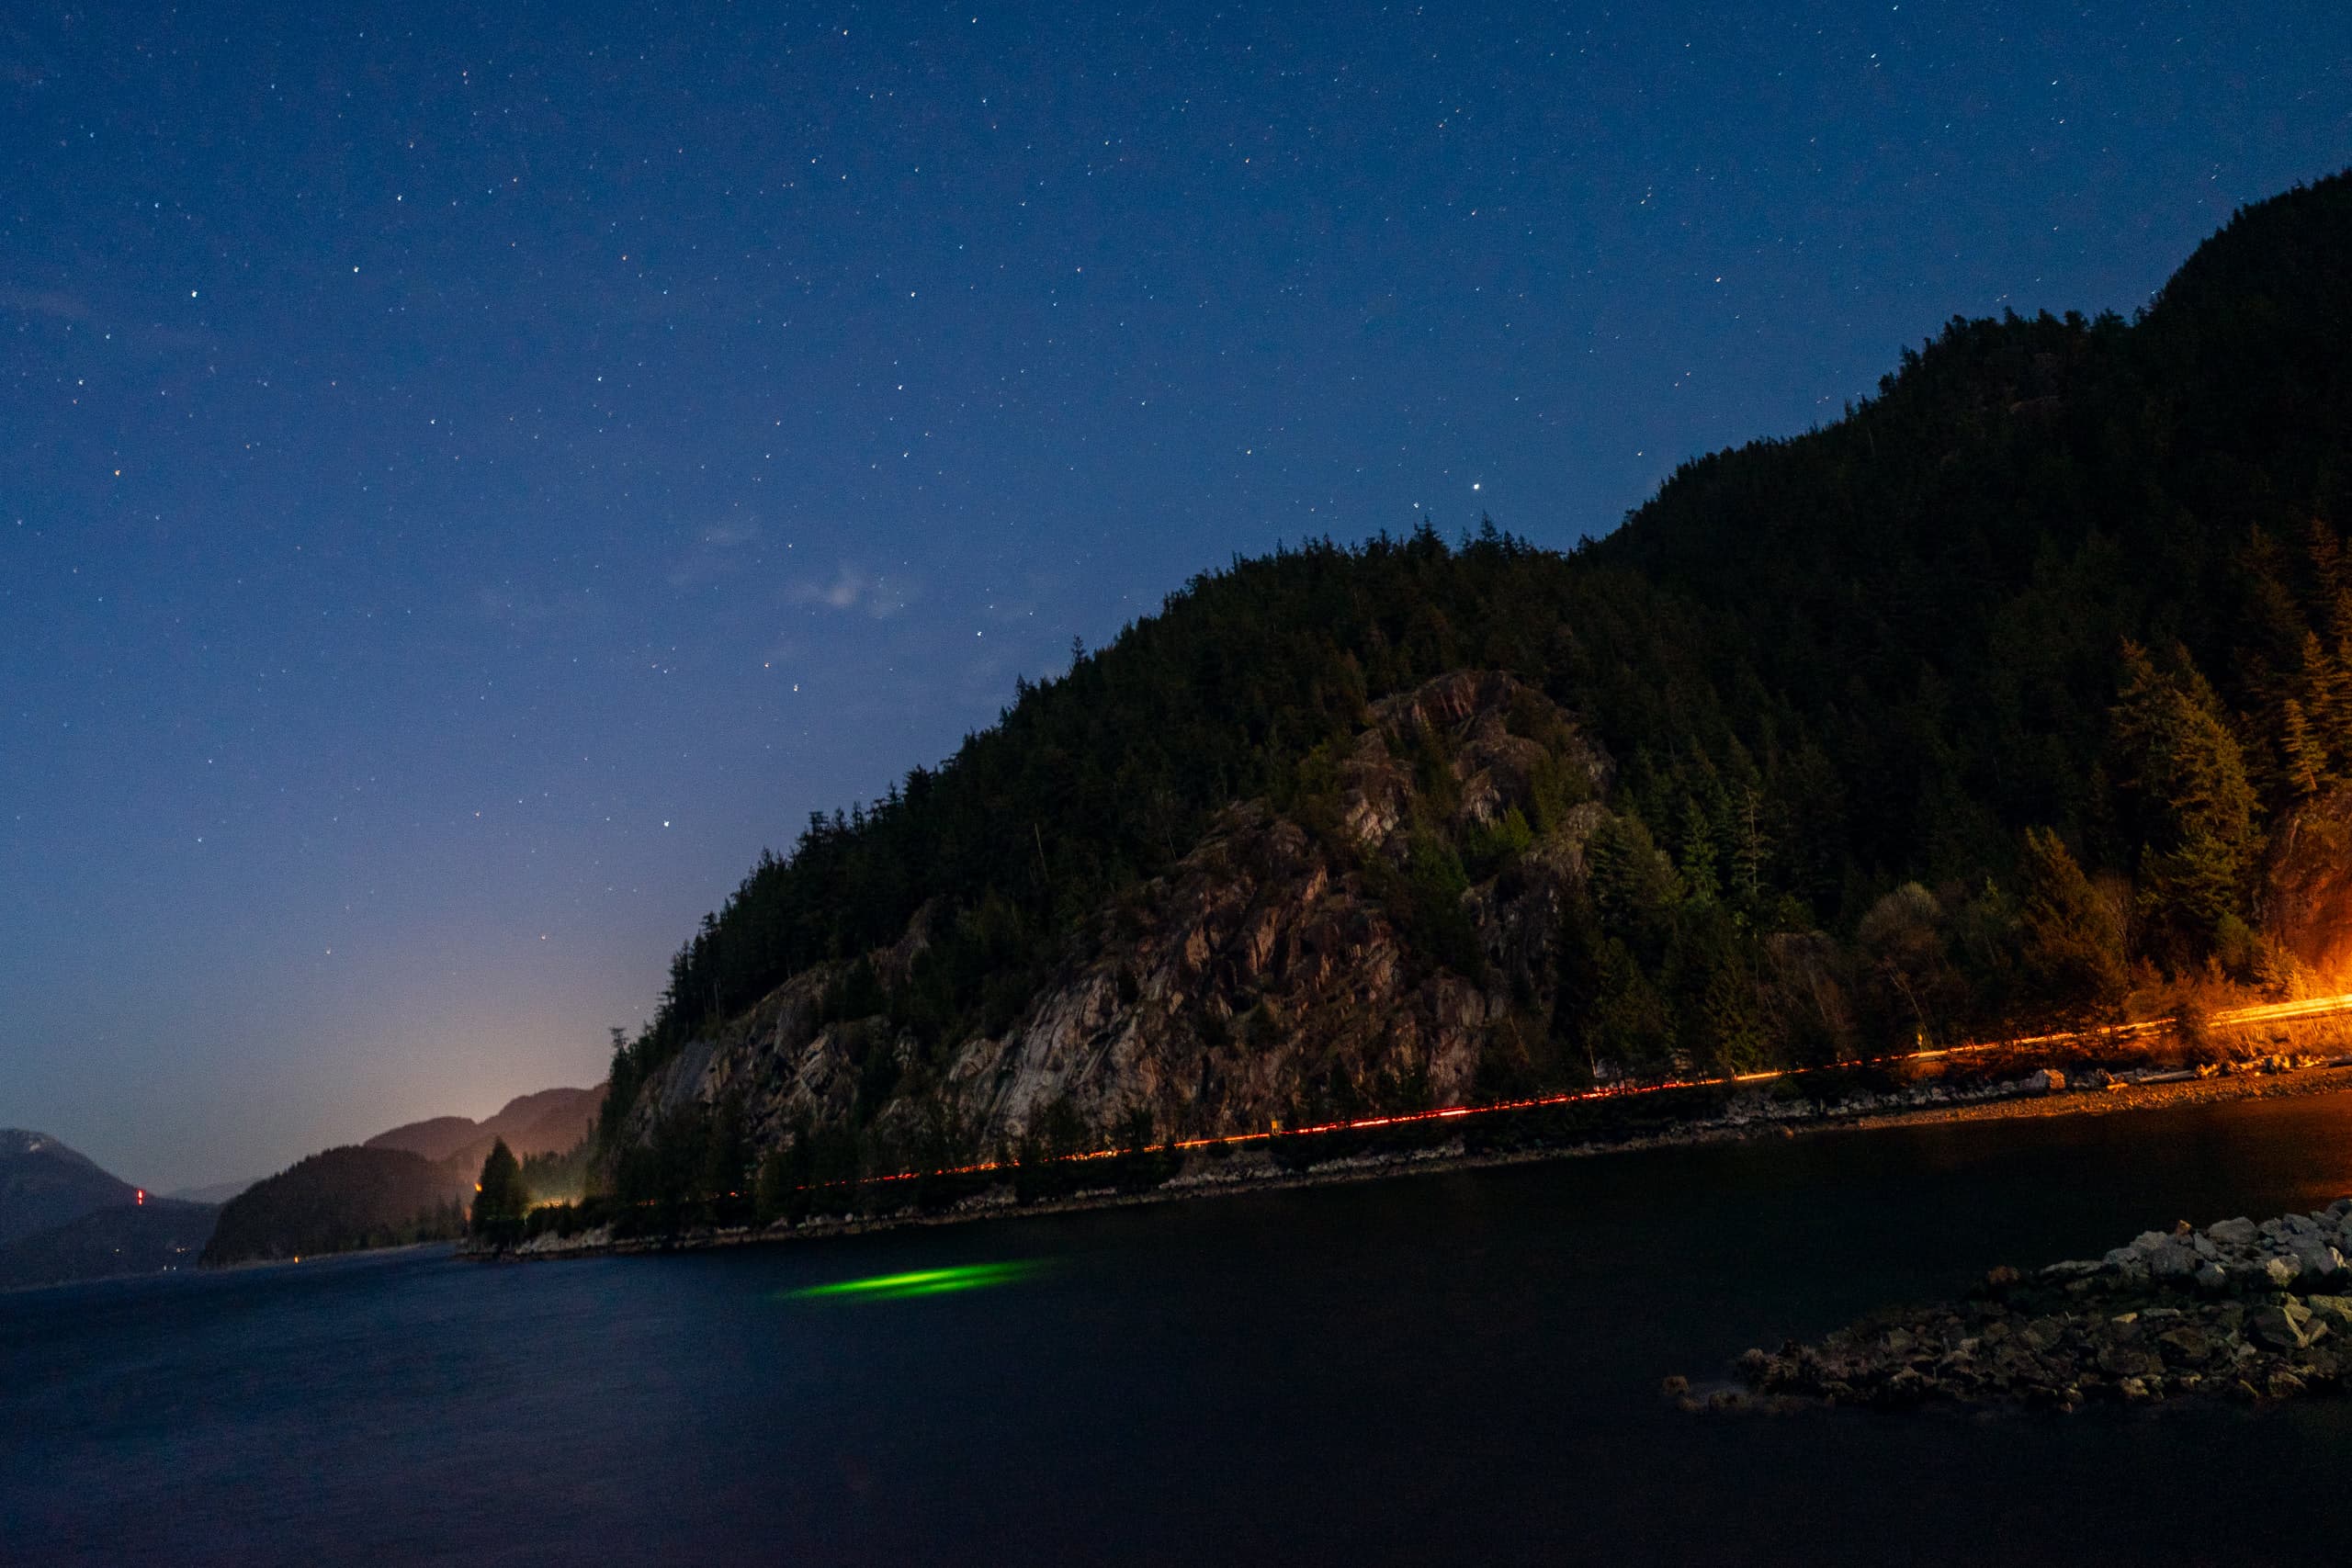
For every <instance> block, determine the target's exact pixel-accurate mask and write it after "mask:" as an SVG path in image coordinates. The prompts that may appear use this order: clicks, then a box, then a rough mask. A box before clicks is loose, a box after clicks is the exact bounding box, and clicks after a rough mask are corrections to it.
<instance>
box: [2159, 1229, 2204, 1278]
mask: <svg viewBox="0 0 2352 1568" xmlns="http://www.w3.org/2000/svg"><path fill="white" fill-rule="evenodd" d="M2201 1261H2202V1259H2200V1258H2199V1257H2198V1256H2197V1254H2196V1252H2195V1251H2194V1250H2193V1249H2191V1248H2189V1247H2182V1246H2180V1245H2179V1244H2178V1243H2177V1242H2175V1241H2173V1240H2172V1239H2171V1238H2170V1237H2168V1236H2167V1237H2166V1238H2165V1244H2164V1246H2162V1247H2158V1248H2157V1249H2156V1250H2155V1251H2154V1252H2151V1253H2150V1254H2148V1273H2149V1275H2150V1276H2151V1277H2153V1278H2154V1279H2158V1280H2186V1279H2188V1277H2189V1276H2191V1275H2192V1274H2195V1273H2196V1272H2197V1269H2198V1266H2199V1263H2200V1262H2201Z"/></svg>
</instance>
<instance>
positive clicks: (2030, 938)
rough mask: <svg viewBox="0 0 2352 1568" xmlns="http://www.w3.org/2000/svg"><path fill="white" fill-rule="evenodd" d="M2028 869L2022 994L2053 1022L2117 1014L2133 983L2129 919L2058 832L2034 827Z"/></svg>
mask: <svg viewBox="0 0 2352 1568" xmlns="http://www.w3.org/2000/svg"><path fill="white" fill-rule="evenodd" d="M2020 869H2021V870H2022V872H2023V879H2022V881H2023V897H2022V898H2021V899H2020V902H2019V907H2018V938H2019V946H2020V948H2021V950H2022V951H2021V953H2020V954H2019V957H2020V963H2019V965H2018V967H2019V970H2020V979H2021V981H2022V987H2021V989H2022V993H2023V994H2022V996H2021V997H2020V998H2019V999H2020V1000H2021V1001H2023V1002H2024V1003H2025V1004H2026V1006H2027V1007H2028V1008H2029V1009H2030V1010H2032V1011H2033V1012H2034V1013H2036V1014H2038V1015H2039V1016H2041V1017H2045V1018H2048V1019H2050V1020H2051V1021H2084V1022H2088V1021H2094V1020H2096V1019H2098V1018H2100V1017H2102V1016H2105V1015H2107V1014H2109V1013H2110V1012H2111V1011H2112V1010H2113V1009H2114V1008H2115V1006H2116V1004H2117V1003H2119V1002H2120V1001H2121V1000H2122V999H2123V993H2124V991H2125V990H2126V989H2127V988H2128V987H2129V985H2130V983H2131V982H2130V972H2129V970H2127V969H2126V968H2125V966H2124V958H2123V922H2122V920H2121V919H2119V918H2118V916H2117V913H2116V910H2115V909H2114V908H2113V907H2112V906H2111V905H2110V904H2109V902H2108V901H2107V900H2106V899H2105V898H2103V897H2100V896H2099V894H2098V889H2097V888H2095V887H2093V886H2091V884H2090V879H2089V878H2088V877H2086V876H2085V875H2084V874H2083V868H2082V866H2081V865H2080V864H2078V863H2076V862H2075V857H2074V854H2073V852H2071V851H2069V850H2068V849H2067V848H2066V842H2065V840H2063V839H2061V838H2060V837H2059V836H2058V835H2057V834H2056V833H2054V832H2052V830H2051V829H2047V828H2029V829H2026V834H2025V854H2024V859H2023V865H2022V866H2021V868H2020Z"/></svg>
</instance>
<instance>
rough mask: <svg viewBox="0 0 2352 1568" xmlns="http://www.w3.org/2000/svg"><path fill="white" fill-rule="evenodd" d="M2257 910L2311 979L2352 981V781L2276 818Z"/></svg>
mask: <svg viewBox="0 0 2352 1568" xmlns="http://www.w3.org/2000/svg"><path fill="white" fill-rule="evenodd" d="M2256 913H2257V915H2258V916H2259V919H2260V921H2261V925H2262V929H2263V931H2265V932H2266V933H2267V935H2268V936H2270V938H2271V939H2272V940H2273V941H2275V942H2278V944H2279V945H2280V946H2281V947H2283V948H2285V949H2286V950H2287V951H2288V952H2289V953H2291V954H2293V956H2294V958H2295V961H2296V962H2297V963H2299V964H2301V965H2303V967H2304V968H2306V969H2308V970H2309V971H2311V974H2312V979H2313V981H2314V982H2315V983H2316V984H2318V985H2321V986H2323V987H2340V986H2343V985H2352V785H2345V786H2340V787H2338V788H2337V789H2335V790H2333V791H2331V792H2329V793H2327V794H2324V795H2320V796H2319V797H2318V798H2317V799H2314V800H2312V802H2310V803H2309V804H2308V805H2305V806H2304V807H2301V809H2300V810H2298V811H2297V812H2295V813H2294V815H2292V816H2291V817H2289V818H2287V819H2286V820H2285V821H2284V822H2282V823H2280V824H2279V826H2278V830H2277V832H2276V833H2274V834H2273V835H2272V838H2271V840H2270V852H2269V855H2268V857H2267V861H2266V863H2265V865H2264V874H2263V886H2262V893H2261V897H2260V900H2259V907H2258V908H2257V911H2256Z"/></svg>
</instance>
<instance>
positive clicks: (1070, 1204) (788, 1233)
mask: <svg viewBox="0 0 2352 1568" xmlns="http://www.w3.org/2000/svg"><path fill="white" fill-rule="evenodd" d="M2347 1068H2352V1057H2338V1058H2335V1059H2334V1060H2330V1061H2326V1062H2321V1063H2315V1064H2312V1065H2308V1066H2286V1067H2275V1068H2274V1067H2271V1066H2260V1065H2253V1064H2248V1065H2244V1066H2238V1067H2236V1068H2235V1069H2234V1070H2231V1071H2226V1072H2224V1073H2222V1074H2219V1075H2216V1076H2213V1077H2203V1076H2197V1075H2183V1074H2178V1073H2161V1074H2154V1075H2151V1076H2150V1077H2147V1078H2143V1079H2142V1080H2140V1081H2132V1080H2130V1079H2126V1078H2115V1079H2110V1080H2109V1081H2108V1082H2106V1083H2105V1084H2102V1085H2097V1086H2093V1085H2085V1086H2083V1087H2075V1086H2073V1085H2068V1086H2066V1087H2064V1088H2032V1087H2021V1086H2018V1085H2003V1086H1998V1087H1997V1088H1996V1089H1994V1090H1992V1091H1991V1092H1985V1093H1981V1094H1974V1095H1970V1096H1967V1097H1964V1098H1953V1097H1951V1096H1950V1095H1949V1094H1946V1095H1945V1097H1944V1098H1941V1099H1937V1098H1932V1097H1930V1098H1924V1099H1916V1100H1913V1101H1912V1102H1911V1103H1900V1102H1898V1103H1895V1104H1892V1105H1889V1104H1885V1103H1871V1104H1857V1103H1856V1102H1855V1101H1853V1100H1848V1101H1845V1102H1842V1103H1840V1104H1838V1105H1834V1106H1828V1107H1820V1106H1815V1105H1814V1104H1813V1103H1812V1102H1810V1101H1806V1102H1801V1103H1802V1104H1803V1105H1804V1109H1802V1110H1790V1109H1786V1108H1784V1107H1780V1106H1774V1105H1772V1104H1771V1103H1770V1101H1767V1100H1762V1099H1761V1097H1758V1098H1757V1099H1756V1100H1753V1101H1736V1102H1735V1103H1734V1105H1733V1106H1732V1107H1731V1108H1730V1109H1729V1110H1728V1111H1726V1112H1725V1113H1724V1115H1723V1116H1720V1117H1717V1118H1713V1119H1709V1120H1704V1121H1695V1122H1684V1123H1681V1124H1679V1125H1676V1126H1674V1127H1672V1128H1670V1129H1666V1130H1662V1131H1658V1132H1653V1133H1641V1134H1631V1135H1628V1136H1624V1137H1620V1138H1610V1139H1595V1140H1587V1141H1583V1142H1572V1143H1562V1144H1557V1145H1540V1146H1536V1147H1529V1148H1517V1149H1508V1150H1499V1151H1489V1152H1478V1153H1473V1152H1471V1151H1469V1150H1468V1149H1467V1148H1466V1147H1465V1146H1464V1141H1463V1139H1462V1138H1461V1137H1459V1136H1456V1137H1454V1138H1453V1139H1451V1140H1449V1141H1447V1142H1445V1143H1442V1144H1437V1145H1430V1146H1427V1147H1423V1148H1419V1149H1413V1150H1409V1151H1400V1152H1388V1153H1375V1154H1361V1155H1353V1156H1339V1157H1335V1158H1333V1159H1330V1160H1327V1161H1324V1162H1321V1163H1319V1164H1313V1165H1308V1166H1306V1167H1305V1168H1299V1169H1284V1168H1282V1167H1280V1166H1278V1165H1276V1164H1275V1163H1274V1162H1273V1161H1272V1159H1271V1158H1269V1157H1268V1156H1266V1155H1265V1153H1264V1152H1263V1150H1262V1149H1261V1148H1252V1149H1250V1150H1249V1151H1247V1152H1237V1153H1236V1154H1234V1155H1232V1156H1229V1157H1228V1158H1227V1159H1226V1160H1223V1161H1219V1162H1216V1164H1215V1165H1213V1166H1211V1167H1209V1168H1207V1169H1205V1170H1203V1169H1199V1168H1194V1169H1189V1170H1187V1171H1185V1172H1184V1173H1182V1174H1181V1175H1179V1176H1176V1177H1174V1178H1172V1179H1170V1180H1168V1181H1166V1182H1163V1183H1161V1184H1160V1185H1159V1186H1156V1187H1152V1188H1149V1189H1147V1190H1142V1191H1136V1192H1127V1191H1121V1190H1117V1189H1115V1188H1107V1187H1106V1188H1098V1189H1085V1190H1079V1191H1076V1192H1072V1193H1069V1194H1067V1195H1065V1196H1061V1197H1056V1198H1041V1199H1038V1200H1036V1201H1034V1202H1029V1203H1021V1202H1018V1201H1016V1200H1015V1199H1014V1197H1013V1195H1012V1192H1011V1191H1010V1190H1007V1189H1006V1188H1005V1187H1003V1186H999V1187H994V1188H991V1189H989V1190H988V1191H987V1192H985V1193H982V1194H979V1195H978V1196H976V1197H973V1198H969V1199H967V1200H965V1201H962V1202H960V1203H957V1204H955V1205H954V1206H952V1207H949V1208H945V1209H942V1210H939V1211H936V1212H930V1213H926V1212H923V1211H921V1210H918V1209H916V1208H914V1207H913V1206H912V1205H910V1206H908V1207H906V1208H904V1209H901V1210H898V1211H895V1212H891V1213H876V1214H865V1215H856V1216H846V1215H845V1216H839V1217H831V1216H829V1217H822V1218H811V1219H809V1220H804V1221H801V1222H799V1223H798V1224H794V1223H793V1222H790V1221H779V1222H777V1223H776V1224H772V1225H767V1226H756V1225H752V1226H741V1227H737V1228H732V1229H721V1230H712V1229H705V1230H698V1231H688V1232H685V1233H683V1234H680V1235H664V1236H626V1237H615V1236H613V1235H611V1234H610V1230H609V1227H604V1226H600V1227H597V1228H594V1229H591V1230H586V1231H582V1232H580V1233H578V1234H576V1235H570V1236H562V1235H553V1234H550V1235H542V1236H537V1237H534V1238H532V1239H530V1240H527V1241H525V1242H523V1243H521V1244H520V1245H518V1246H515V1247H473V1246H472V1245H470V1244H469V1243H467V1242H460V1243H459V1244H458V1249H457V1256H458V1257H459V1258H469V1259H472V1260H476V1261H482V1262H501V1261H515V1262H536V1261H546V1260H550V1259H562V1258H595V1257H612V1256H634V1255H639V1254H643V1253H660V1252H683V1251H707V1250H710V1249H713V1248H718V1247H756V1246H764V1245H770V1244H782V1243H789V1242H798V1241H822V1240H829V1239H831V1238H833V1237H836V1236H850V1235H866V1234H869V1233H871V1232H876V1231H886V1230H901V1229H906V1228H909V1227H911V1226H917V1225H956V1224H975V1223H978V1222H982V1221H988V1220H997V1219H1008V1218H1017V1217H1023V1216H1027V1215H1033V1214H1064V1213H1086V1212H1091V1211H1094V1210H1101V1209H1117V1208H1135V1207H1143V1206H1147V1205H1153V1204H1161V1203H1177V1202H1186V1201H1193V1200H1195V1199H1204V1198H1219V1197H1226V1196H1229V1195H1232V1194H1237V1193H1250V1192H1278V1191H1289V1190H1296V1189H1301V1188H1309V1187H1331V1186H1339V1185H1342V1184H1347V1183H1355V1182H1364V1181H1378V1180H1385V1179H1393V1178H1401V1177H1408V1176H1419V1175H1433V1174H1441V1173H1445V1172H1451V1171H1460V1170H1483V1169H1490V1168H1498V1167H1503V1166H1518V1165H1536V1164H1544V1163H1547V1162H1551V1161H1555V1160H1567V1159H1588V1158H1594V1157H1598V1156H1607V1155H1613V1154H1625V1153H1634V1152H1639V1151H1643V1150H1651V1149H1668V1148H1692V1147H1701V1146H1705V1145H1715V1144H1730V1143H1746V1142H1750V1141H1753V1140H1756V1139H1760V1138H1774V1137H1778V1138H1795V1137H1800V1136H1818V1135H1824V1134H1838V1133H1858V1132H1876V1131H1881V1130H1884V1129H1889V1128H1894V1127H1909V1126H1922V1125H1938V1124H1946V1123H1956V1122H1999V1121H2016V1120H2025V1119H2041V1118H2048V1117H2057V1116H2085V1115H2089V1116H2104V1115H2112V1114H2116V1113H2118V1112H2130V1111H2157V1110H2167V1109H2171V1108H2173V1107H2176V1106H2182V1105H2205V1104H2218V1103H2222V1102H2224V1101H2230V1100H2278V1099H2290V1098H2299V1097H2301V1096H2306V1095H2314V1094H2332V1093H2342V1092H2347V1091H2352V1071H2347V1070H2346V1069H2347ZM2040 1076H2041V1075H2039V1074H2037V1075H2034V1077H2035V1078H2039V1077H2040ZM2030 1081H2032V1080H2029V1082H2030ZM1870 1098H1872V1099H1873V1100H1875V1099H1876V1098H1877V1097H1870ZM1895 1098H1896V1099H1897V1100H1898V1101H1899V1100H1900V1099H1901V1097H1895Z"/></svg>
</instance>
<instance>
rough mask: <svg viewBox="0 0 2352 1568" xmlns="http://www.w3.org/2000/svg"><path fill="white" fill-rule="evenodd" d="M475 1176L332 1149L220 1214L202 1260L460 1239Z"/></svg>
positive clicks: (420, 1160) (419, 1159) (402, 1152)
mask: <svg viewBox="0 0 2352 1568" xmlns="http://www.w3.org/2000/svg"><path fill="white" fill-rule="evenodd" d="M472 1196H473V1178H472V1176H471V1175H470V1174H469V1173H468V1172H466V1171H464V1170H461V1169H459V1168H457V1167H455V1166H451V1165H435V1164H434V1163H433V1162H432V1161H430V1160H427V1159H425V1158H424V1156H420V1155H413V1154H411V1153H409V1152H408V1151H407V1150H406V1149H374V1148H355V1147H350V1146H345V1147H343V1148H334V1149H327V1150H325V1151H323V1152H322V1153H319V1154H315V1155H311V1156H308V1157H307V1158H304V1159H300V1160H297V1161H295V1162H294V1163H293V1164H292V1165H290V1166H288V1167H287V1168H285V1169H284V1170H282V1171H279V1172H278V1173H277V1175H276V1176H273V1177H270V1178H268V1179H265V1180H262V1181H256V1182H254V1184H253V1186H251V1187H249V1188H247V1189H246V1190H244V1191H243V1192H242V1193H240V1194H238V1195H237V1196H236V1197H234V1198H232V1199H231V1200H230V1201H228V1202H227V1203H226V1204H225V1205H223V1206H222V1208H221V1210H220V1222H219V1224H216V1225H215V1226H214V1227H213V1232H212V1237H211V1240H210V1242H209V1244H208V1245H207V1246H206V1247H205V1249H204V1256H203V1258H202V1261H203V1262H205V1263H207V1264H213V1265H218V1264H224V1263H245V1262H257V1261H265V1260H272V1259H279V1258H308V1257H311V1256H314V1255H317V1254H321V1253H328V1252H348V1251H353V1250H356V1249H358V1248H361V1247H399V1246H402V1245H404V1244H406V1243H409V1242H416V1241H440V1240H447V1239H448V1238H449V1237H452V1236H457V1235H463V1234H464V1233H465V1228H466V1203H467V1201H468V1200H469V1199H470V1198H471V1197H472Z"/></svg>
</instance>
